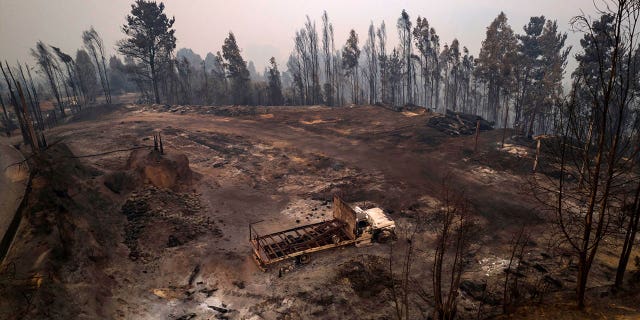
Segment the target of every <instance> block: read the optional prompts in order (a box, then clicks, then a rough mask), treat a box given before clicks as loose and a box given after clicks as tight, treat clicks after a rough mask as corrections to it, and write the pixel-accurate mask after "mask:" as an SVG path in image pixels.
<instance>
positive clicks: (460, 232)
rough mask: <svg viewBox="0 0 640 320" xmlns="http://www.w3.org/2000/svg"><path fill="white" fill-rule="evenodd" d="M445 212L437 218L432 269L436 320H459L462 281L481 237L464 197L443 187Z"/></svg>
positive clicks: (442, 211)
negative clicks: (459, 293)
mask: <svg viewBox="0 0 640 320" xmlns="http://www.w3.org/2000/svg"><path fill="white" fill-rule="evenodd" d="M441 205H442V207H441V209H440V210H439V211H438V212H436V214H435V215H434V219H435V221H434V225H436V233H437V240H436V249H435V251H434V261H433V267H432V283H433V297H434V299H433V300H434V301H433V303H434V310H433V318H434V319H438V320H450V319H455V317H456V312H457V299H458V289H459V287H460V281H461V278H462V275H463V273H464V271H465V270H466V269H467V266H468V265H469V259H470V256H471V255H472V251H471V246H472V244H473V242H474V240H476V236H477V234H478V230H477V224H476V222H475V221H474V220H473V219H472V217H471V214H472V208H471V204H470V203H469V201H468V200H467V199H466V198H465V197H464V195H463V194H460V193H456V192H454V191H453V190H452V189H451V187H450V186H449V185H448V183H447V179H445V180H444V181H443V184H442V196H441Z"/></svg>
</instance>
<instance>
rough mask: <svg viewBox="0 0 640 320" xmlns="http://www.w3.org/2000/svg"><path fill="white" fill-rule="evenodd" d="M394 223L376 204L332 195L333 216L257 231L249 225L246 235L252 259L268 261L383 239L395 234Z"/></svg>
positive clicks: (273, 261) (269, 263) (263, 265)
mask: <svg viewBox="0 0 640 320" xmlns="http://www.w3.org/2000/svg"><path fill="white" fill-rule="evenodd" d="M394 232H395V223H394V222H393V221H392V220H391V219H389V217H388V216H387V215H386V214H384V212H383V211H382V209H380V208H372V209H369V210H362V209H360V208H358V207H356V208H355V209H353V208H351V207H350V206H349V205H348V204H346V203H345V202H344V201H343V200H342V199H341V198H340V197H338V196H334V197H333V219H332V220H328V221H323V222H318V223H312V224H308V225H303V226H299V227H295V228H292V229H287V230H282V231H278V232H274V233H270V234H266V235H260V234H259V233H258V232H257V231H256V230H255V228H254V226H253V224H251V225H249V239H250V242H251V247H252V249H253V257H254V260H255V261H256V263H258V265H259V266H260V267H261V268H262V269H266V267H268V266H269V265H272V264H274V263H276V262H280V261H283V260H287V259H291V258H296V257H298V258H300V257H306V255H307V254H310V253H313V252H318V251H322V250H326V249H331V248H337V247H342V246H347V245H350V244H361V243H370V242H372V241H385V240H387V239H389V238H390V237H393V236H395V233H394Z"/></svg>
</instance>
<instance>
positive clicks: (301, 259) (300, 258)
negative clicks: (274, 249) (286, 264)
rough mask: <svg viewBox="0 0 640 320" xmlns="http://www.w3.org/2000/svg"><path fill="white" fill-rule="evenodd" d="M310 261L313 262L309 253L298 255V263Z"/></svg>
mask: <svg viewBox="0 0 640 320" xmlns="http://www.w3.org/2000/svg"><path fill="white" fill-rule="evenodd" d="M309 262H311V257H309V255H308V254H303V255H301V256H298V263H300V264H308V263H309Z"/></svg>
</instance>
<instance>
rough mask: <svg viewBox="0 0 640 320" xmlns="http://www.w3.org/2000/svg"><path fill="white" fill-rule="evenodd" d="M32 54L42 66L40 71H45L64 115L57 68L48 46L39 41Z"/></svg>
mask: <svg viewBox="0 0 640 320" xmlns="http://www.w3.org/2000/svg"><path fill="white" fill-rule="evenodd" d="M31 55H33V57H34V58H35V59H36V61H37V63H38V66H40V71H42V73H44V75H45V77H46V78H47V81H48V82H49V87H50V88H51V93H52V94H53V95H54V97H55V98H56V102H57V103H58V108H59V109H60V114H61V115H62V116H63V117H64V116H65V112H64V104H63V103H62V98H61V97H60V90H59V89H58V83H57V80H56V70H55V63H54V59H53V56H51V53H50V52H49V50H47V47H46V46H45V44H44V43H42V41H38V42H37V43H36V49H35V50H34V49H31Z"/></svg>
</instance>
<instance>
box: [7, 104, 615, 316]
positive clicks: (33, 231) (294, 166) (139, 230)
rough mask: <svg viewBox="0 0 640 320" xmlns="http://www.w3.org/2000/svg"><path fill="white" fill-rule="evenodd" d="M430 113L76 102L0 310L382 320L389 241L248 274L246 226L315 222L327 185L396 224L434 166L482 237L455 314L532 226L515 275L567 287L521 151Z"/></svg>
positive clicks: (469, 312) (265, 228) (414, 203)
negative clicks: (471, 213) (456, 130)
mask: <svg viewBox="0 0 640 320" xmlns="http://www.w3.org/2000/svg"><path fill="white" fill-rule="evenodd" d="M433 116H434V115H433V114H431V113H429V112H409V111H404V112H394V111H391V110H388V109H385V108H381V107H375V106H364V107H344V108H330V107H321V106H316V107H207V106H163V105H119V106H113V107H100V108H95V109H90V110H85V111H84V112H83V113H82V114H80V115H77V116H74V119H72V121H70V122H69V123H67V124H65V125H61V126H59V127H56V128H54V129H52V130H51V131H49V132H48V136H49V141H51V142H53V143H57V144H58V145H59V146H64V147H62V149H63V150H62V151H60V152H58V153H56V154H54V155H52V156H51V157H52V158H51V159H49V160H48V161H49V163H48V165H49V166H53V164H52V163H56V164H57V165H58V166H60V170H57V169H56V170H52V172H51V173H50V174H43V175H40V176H39V177H38V176H36V178H35V179H34V190H33V192H32V193H31V197H32V199H30V206H29V208H28V210H29V213H28V215H27V216H28V217H30V218H29V219H25V220H24V221H23V224H22V225H21V231H20V232H19V236H18V237H17V240H16V242H15V243H14V246H13V248H12V250H11V251H10V252H9V255H8V257H7V259H6V260H5V264H4V265H3V271H2V279H9V280H2V282H0V283H1V284H2V286H0V294H1V295H2V296H3V297H5V296H7V295H5V294H8V295H10V296H11V298H10V299H2V301H0V318H19V317H26V318H34V319H35V318H60V319H62V318H64V319H69V318H86V319H93V318H106V319H216V318H217V319H309V318H319V319H392V318H395V311H396V310H395V307H394V304H393V294H394V293H393V290H392V288H393V283H395V282H393V281H392V279H393V277H394V275H395V276H396V277H397V272H398V268H399V267H400V264H399V263H393V264H392V268H391V270H390V268H389V260H388V258H389V254H390V251H391V250H390V249H391V248H390V247H389V245H384V244H373V245H371V246H365V247H360V248H357V247H345V248H341V249H336V250H330V251H325V252H319V253H316V254H313V255H312V257H311V262H310V263H309V264H306V265H296V264H295V262H293V261H291V262H284V263H281V264H279V265H277V266H275V267H274V268H272V269H271V270H268V271H267V272H262V271H261V270H260V269H258V267H257V266H256V265H255V263H254V261H253V259H252V258H251V249H250V245H249V241H248V239H249V223H254V222H258V221H260V222H259V223H258V224H256V225H255V227H256V229H258V230H259V231H260V232H261V233H268V232H273V231H278V230H281V229H284V228H290V227H294V226H298V225H302V224H306V223H311V222H317V221H322V220H325V219H330V218H331V200H332V197H333V195H334V194H339V195H341V196H342V197H343V198H344V199H345V200H346V201H348V202H350V203H352V204H354V205H360V206H362V207H371V206H380V207H382V208H384V209H385V210H387V211H388V212H389V213H390V215H391V217H392V218H393V219H394V220H396V222H397V223H398V225H399V230H400V231H401V232H402V231H403V230H406V229H407V228H410V226H411V223H412V219H413V218H414V217H415V216H416V215H417V214H428V213H429V212H432V211H433V210H435V209H436V208H437V206H438V203H437V201H435V198H437V197H438V193H439V192H440V188H441V184H442V179H443V178H444V177H445V176H447V175H449V176H450V177H451V184H452V186H453V187H454V188H456V189H458V190H460V191H464V193H465V194H466V195H467V196H468V198H469V199H470V201H471V202H472V203H473V206H474V209H475V212H476V217H475V218H476V220H477V221H478V222H479V223H480V224H481V226H482V230H483V232H482V234H481V235H480V241H481V245H478V246H477V248H475V249H476V253H475V257H474V260H473V261H474V262H473V264H472V265H471V266H470V272H469V273H468V274H466V275H465V282H464V286H463V287H462V288H461V302H460V310H461V311H460V312H461V313H460V315H461V316H463V318H464V317H474V318H475V316H476V315H477V314H478V308H482V309H481V311H482V312H483V313H486V314H487V315H491V314H492V312H494V314H495V312H496V311H498V312H499V311H500V307H499V306H498V305H497V304H496V303H497V301H499V299H500V295H499V292H500V290H501V289H500V281H501V279H502V277H503V273H502V269H503V268H504V263H505V259H508V258H509V250H508V243H509V241H510V240H511V238H512V237H513V234H514V232H516V231H517V230H519V229H520V227H521V226H522V225H528V226H529V230H531V232H532V233H533V234H536V235H539V237H537V238H536V239H535V241H532V243H531V244H530V246H528V247H527V253H526V254H527V257H528V258H527V262H526V263H527V264H526V265H524V264H523V267H522V268H523V269H522V270H521V272H522V274H523V276H525V277H526V280H523V282H527V285H529V283H530V285H531V286H532V288H531V290H530V292H531V295H534V294H535V293H536V292H541V290H546V291H545V292H547V291H548V292H564V291H566V290H570V288H571V286H572V285H573V284H572V283H571V279H572V277H573V272H574V269H573V268H575V261H573V262H572V261H568V259H566V257H564V256H562V255H557V254H556V253H553V252H551V251H550V250H551V248H550V247H549V246H548V245H547V241H546V239H545V235H546V234H545V232H546V230H547V227H548V226H547V225H544V224H543V223H542V222H543V219H542V217H540V214H539V212H538V209H539V208H538V207H539V205H538V203H536V202H535V200H534V199H533V198H532V196H531V195H530V192H528V190H527V188H526V182H527V175H528V174H529V173H530V167H531V166H532V164H533V156H534V155H533V152H534V150H533V149H532V148H531V145H528V144H527V143H522V142H518V141H512V140H511V139H507V145H505V148H501V147H500V145H499V141H500V139H501V137H502V130H493V131H487V132H482V133H481V135H480V138H479V143H478V150H477V152H474V151H473V150H474V143H475V140H474V137H473V136H459V137H451V136H449V135H448V134H446V133H445V132H442V131H439V130H437V128H432V127H429V125H428V122H429V119H431V118H432V117H433ZM158 133H159V134H160V136H161V137H162V140H163V146H164V150H165V153H166V155H164V156H157V155H154V156H153V157H151V156H150V157H149V158H148V159H149V160H145V161H149V162H148V163H144V162H143V163H142V165H140V162H139V161H138V162H136V166H137V167H132V163H133V162H132V161H131V158H132V153H141V152H142V153H143V156H144V155H146V153H144V152H151V149H152V146H153V135H154V134H158ZM67 147H68V150H67V149H66V148H67ZM134 149H135V150H134ZM53 150H56V149H55V148H54V149H53ZM108 151H114V152H109V153H106V152H108ZM182 155H184V156H186V158H187V159H188V167H189V168H190V172H189V173H190V174H189V175H188V176H189V177H188V179H179V178H176V179H173V178H172V179H164V180H162V179H161V181H160V182H158V181H156V180H154V179H149V178H148V177H145V175H144V172H160V173H162V174H167V176H170V177H171V176H172V175H171V174H172V172H167V171H171V170H172V169H171V168H173V167H174V164H175V165H176V166H181V165H183V164H184V161H182V160H181V161H177V160H176V161H174V162H170V163H168V164H166V165H159V164H158V163H160V162H161V161H165V160H166V159H182V158H181V157H182ZM154 159H155V160H154ZM163 159H165V160H163ZM154 161H158V163H156V162H154ZM172 161H173V160H172ZM180 163H182V164H180ZM154 164H156V165H155V166H154ZM141 166H142V167H141ZM145 166H153V167H154V169H153V170H156V171H153V170H151V171H145V168H146V167H145ZM53 167H55V166H53ZM62 168H66V169H64V170H62ZM183 169H184V168H183ZM183 169H181V170H183ZM157 170H159V171H157ZM56 171H61V172H62V174H59V173H56ZM183 171H184V170H183ZM175 176H178V175H175ZM167 181H169V182H167ZM154 183H155V184H159V183H161V184H163V186H158V185H155V186H154V185H153V184H154ZM165 183H168V185H169V186H170V187H167V185H164V184H165ZM46 186H52V188H47V187H46ZM58 212H63V213H64V214H62V215H59V214H57V213H58ZM56 217H59V218H60V219H57V220H56ZM417 239H418V240H419V241H420V242H421V243H424V244H425V245H424V246H423V247H422V248H421V250H420V251H417V252H416V254H415V257H414V272H413V273H412V275H411V282H412V284H414V285H415V286H416V288H424V292H429V288H430V286H431V274H430V266H431V261H432V260H431V259H432V255H433V251H432V248H431V247H430V244H432V243H433V242H434V239H435V234H434V233H433V230H424V231H423V232H421V233H420V234H419V236H418V237H417ZM65 241H68V242H65ZM61 242H62V243H61ZM63 244H64V245H63ZM404 245H406V244H402V243H400V244H398V247H396V248H395V250H401V248H402V246H404ZM61 248H66V249H65V250H66V251H65V250H62V249H61ZM61 250H62V251H61ZM398 252H400V251H398ZM398 252H396V255H397V254H399V253H398ZM27 253H28V254H27ZM611 254H612V255H613V254H614V252H613V251H612V252H611ZM552 256H553V257H552ZM279 271H281V272H279ZM594 273H595V274H596V275H595V276H594V277H593V279H594V283H593V284H592V285H593V286H598V285H600V284H603V283H606V282H607V281H610V279H609V278H610V277H611V270H610V268H608V267H606V265H605V264H602V265H600V267H595V268H594ZM607 277H609V278H607ZM485 288H489V289H485ZM493 289H495V293H490V292H489V293H486V292H485V291H490V290H493ZM563 290H564V291H563ZM428 300H429V297H428V294H427V295H425V300H424V301H416V302H415V304H413V307H412V310H411V315H412V316H411V318H416V319H422V318H425V317H426V315H427V314H428V313H429V312H430V310H431V309H430V308H431V307H430V305H429V302H428Z"/></svg>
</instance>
